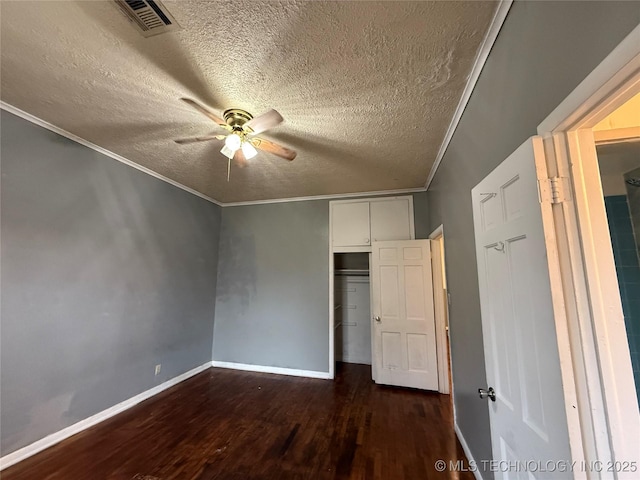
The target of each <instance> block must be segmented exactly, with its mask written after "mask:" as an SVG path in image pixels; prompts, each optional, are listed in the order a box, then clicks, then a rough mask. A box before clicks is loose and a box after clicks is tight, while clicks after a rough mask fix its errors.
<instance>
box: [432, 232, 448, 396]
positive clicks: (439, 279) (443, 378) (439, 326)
mask: <svg viewBox="0 0 640 480" xmlns="http://www.w3.org/2000/svg"><path fill="white" fill-rule="evenodd" d="M429 240H431V274H432V276H433V307H434V313H435V318H436V349H437V351H438V392H439V393H442V394H445V395H449V393H452V392H449V381H450V376H451V371H450V369H449V365H451V363H450V360H449V357H450V352H449V346H448V342H447V338H448V336H449V328H448V321H447V317H448V315H447V309H448V305H447V301H446V300H445V296H444V295H438V294H437V292H443V291H444V292H446V290H447V285H446V273H445V270H444V262H445V258H444V227H443V226H442V225H440V226H439V227H438V228H436V229H435V230H434V231H433V232H431V234H430V235H429Z"/></svg>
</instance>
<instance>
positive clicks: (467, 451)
mask: <svg viewBox="0 0 640 480" xmlns="http://www.w3.org/2000/svg"><path fill="white" fill-rule="evenodd" d="M453 428H454V430H455V431H456V436H457V437H458V441H459V442H460V445H462V450H464V454H465V455H466V456H467V460H468V461H469V465H473V464H475V466H476V468H475V469H474V470H473V476H474V477H476V480H483V478H482V472H481V471H480V465H482V464H481V463H476V461H475V460H474V458H473V455H471V449H469V445H467V441H466V440H465V438H464V435H462V430H460V427H458V423H457V422H455V421H454V423H453Z"/></svg>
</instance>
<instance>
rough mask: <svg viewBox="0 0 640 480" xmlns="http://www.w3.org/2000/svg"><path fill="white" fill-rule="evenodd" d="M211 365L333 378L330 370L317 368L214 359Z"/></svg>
mask: <svg viewBox="0 0 640 480" xmlns="http://www.w3.org/2000/svg"><path fill="white" fill-rule="evenodd" d="M211 366H212V367H215V368H229V369H231V370H243V371H246V372H259V373H274V374H276V375H290V376H293V377H307V378H322V379H325V380H327V379H331V378H332V376H331V374H330V373H329V372H318V371H317V370H298V369H295V368H282V367H268V366H266V365H249V364H247V363H234V362H221V361H218V360H214V361H213V362H211Z"/></svg>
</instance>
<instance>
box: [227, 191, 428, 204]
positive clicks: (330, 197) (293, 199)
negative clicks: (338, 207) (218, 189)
mask: <svg viewBox="0 0 640 480" xmlns="http://www.w3.org/2000/svg"><path fill="white" fill-rule="evenodd" d="M426 190H427V189H426V188H424V187H417V188H404V189H398V190H378V191H375V192H358V193H333V194H329V195H312V196H309V197H291V198H274V199H271V200H249V201H247V202H229V203H223V204H222V206H223V207H240V206H243V205H263V204H267V203H286V202H308V201H311V200H336V199H347V198H358V197H376V196H381V195H403V194H407V193H418V192H424V191H426Z"/></svg>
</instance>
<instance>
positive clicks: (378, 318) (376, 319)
mask: <svg viewBox="0 0 640 480" xmlns="http://www.w3.org/2000/svg"><path fill="white" fill-rule="evenodd" d="M373 319H374V320H375V321H376V322H378V323H380V322H382V320H380V317H378V316H377V315H376V316H375V317H373Z"/></svg>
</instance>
